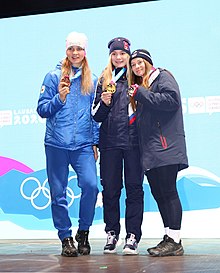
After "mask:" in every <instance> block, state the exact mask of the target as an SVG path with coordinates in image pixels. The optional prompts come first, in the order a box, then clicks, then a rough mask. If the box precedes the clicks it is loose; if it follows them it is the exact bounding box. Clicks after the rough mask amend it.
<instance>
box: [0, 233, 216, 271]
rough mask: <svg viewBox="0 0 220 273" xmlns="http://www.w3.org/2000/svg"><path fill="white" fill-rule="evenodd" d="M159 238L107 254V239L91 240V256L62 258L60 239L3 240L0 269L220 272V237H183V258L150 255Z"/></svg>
mask: <svg viewBox="0 0 220 273" xmlns="http://www.w3.org/2000/svg"><path fill="white" fill-rule="evenodd" d="M158 242H159V240H158V239H142V240H141V242H140V244H139V252H140V254H139V255H137V256H123V255H122V248H123V244H121V245H120V246H119V247H118V252H117V254H112V255H106V254H103V252H102V251H103V246H104V244H105V239H91V240H90V243H91V247H92V252H91V254H90V255H89V256H79V257H71V258H69V257H62V256H61V255H60V252H61V244H60V242H59V241H58V240H0V272H23V273H24V272H35V273H36V272H38V273H40V272H53V273H56V272H71V273H96V272H100V273H199V272H201V273H217V272H218V273H219V272H220V239H219V238H218V239H183V240H182V243H183V246H184V250H185V254H184V256H181V257H161V258H159V257H150V256H149V255H148V254H147V252H146V249H147V248H148V247H151V246H154V245H155V244H157V243H158Z"/></svg>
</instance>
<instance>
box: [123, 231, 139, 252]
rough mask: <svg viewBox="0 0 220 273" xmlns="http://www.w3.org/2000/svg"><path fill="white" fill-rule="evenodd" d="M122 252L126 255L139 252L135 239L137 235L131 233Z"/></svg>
mask: <svg viewBox="0 0 220 273" xmlns="http://www.w3.org/2000/svg"><path fill="white" fill-rule="evenodd" d="M122 253H123V254H124V255H137V254H138V243H137V241H136V239H135V235H134V234H132V233H129V235H128V236H127V239H126V244H125V246H124V248H123V251H122Z"/></svg>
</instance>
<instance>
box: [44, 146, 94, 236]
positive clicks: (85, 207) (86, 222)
mask: <svg viewBox="0 0 220 273" xmlns="http://www.w3.org/2000/svg"><path fill="white" fill-rule="evenodd" d="M45 152H46V160H47V176H48V183H49V186H50V193H51V209H52V218H53V222H54V226H55V228H56V229H57V230H58V236H59V238H60V240H61V241H62V240H63V239H64V238H66V237H70V236H71V235H72V230H71V226H72V224H71V220H70V217H69V213H68V211H69V209H68V202H67V199H66V188H67V186H68V175H69V165H71V166H72V168H73V169H74V171H75V172H76V174H77V180H78V186H79V187H80V189H81V198H80V208H79V229H80V230H89V227H90V226H91V225H92V221H93V218H94V214H95V204H96V199H97V194H98V187H97V171H96V162H95V159H94V153H93V149H92V147H85V148H82V149H79V150H76V151H70V150H66V149H59V148H54V147H52V146H46V147H45Z"/></svg>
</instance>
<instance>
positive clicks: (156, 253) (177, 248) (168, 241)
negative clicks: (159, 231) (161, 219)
mask: <svg viewBox="0 0 220 273" xmlns="http://www.w3.org/2000/svg"><path fill="white" fill-rule="evenodd" d="M148 252H149V253H150V255H151V256H153V257H162V256H182V255H183V253H184V250H183V246H182V244H181V240H180V242H179V243H176V242H174V240H173V239H172V238H170V237H169V236H167V235H165V236H164V240H163V241H162V242H160V244H158V246H156V247H155V248H152V249H151V250H150V251H148Z"/></svg>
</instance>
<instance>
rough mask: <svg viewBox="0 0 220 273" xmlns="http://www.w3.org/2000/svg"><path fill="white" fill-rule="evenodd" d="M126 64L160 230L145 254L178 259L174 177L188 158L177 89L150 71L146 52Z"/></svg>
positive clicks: (171, 80) (165, 75) (179, 211)
mask: <svg viewBox="0 0 220 273" xmlns="http://www.w3.org/2000/svg"><path fill="white" fill-rule="evenodd" d="M130 65H131V69H132V77H131V83H132V85H131V87H130V88H129V91H128V93H129V95H130V96H131V97H133V98H134V99H135V101H136V102H137V124H138V134H139V141H140V149H141V161H142V164H143V168H144V171H145V174H146V176H147V179H148V182H149V185H150V188H151V192H152V194H153V196H154V198H155V200H156V202H157V205H158V208H159V211H160V214H161V217H162V220H163V224H164V228H165V235H164V238H163V240H162V241H161V242H160V243H159V244H158V245H157V246H156V247H153V248H149V249H148V252H149V254H150V255H152V256H168V255H183V252H184V251H183V247H182V244H181V240H180V229H181V221H182V206H181V202H180V199H179V195H178V192H177V188H176V178H177V173H178V171H180V170H182V169H184V168H187V167H188V159H187V154H186V143H185V133H184V126H183V115H182V106H181V96H180V91H179V87H178V84H177V82H176V80H175V79H174V77H173V75H171V73H170V72H168V71H167V70H165V69H159V68H157V69H156V68H154V67H153V62H152V58H151V55H150V53H149V52H148V51H147V50H144V49H139V50H135V51H134V52H133V53H132V55H131V58H130Z"/></svg>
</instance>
